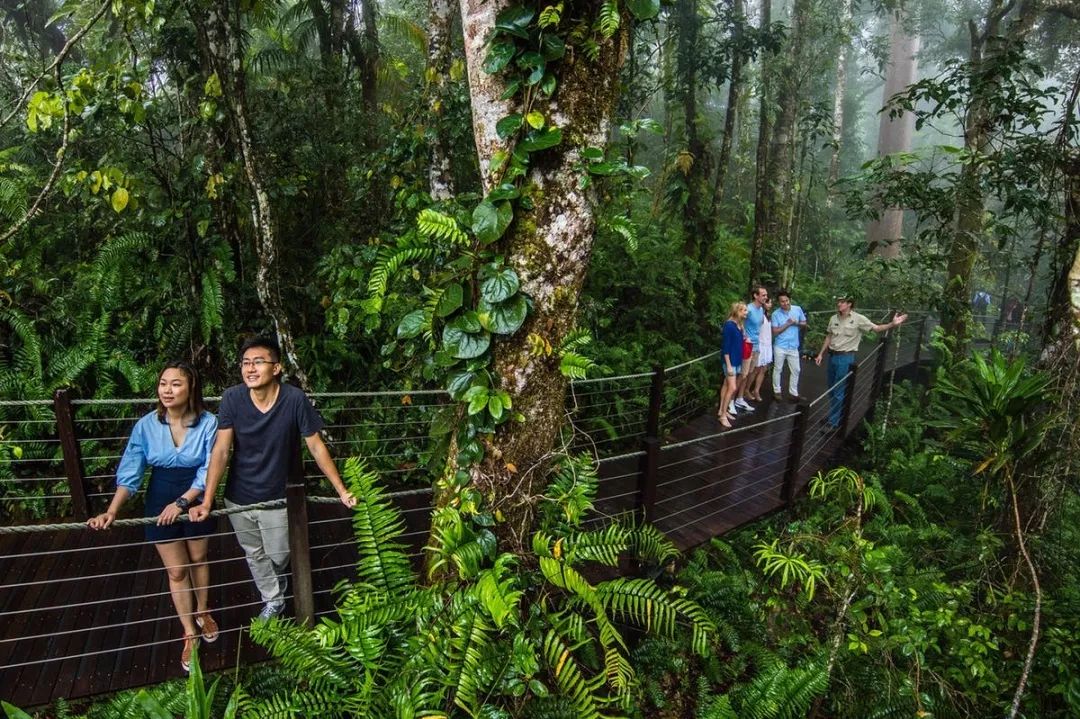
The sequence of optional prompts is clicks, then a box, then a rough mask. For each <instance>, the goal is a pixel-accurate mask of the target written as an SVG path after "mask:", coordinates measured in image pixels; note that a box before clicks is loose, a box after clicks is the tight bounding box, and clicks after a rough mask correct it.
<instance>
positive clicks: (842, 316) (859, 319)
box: [814, 295, 907, 365]
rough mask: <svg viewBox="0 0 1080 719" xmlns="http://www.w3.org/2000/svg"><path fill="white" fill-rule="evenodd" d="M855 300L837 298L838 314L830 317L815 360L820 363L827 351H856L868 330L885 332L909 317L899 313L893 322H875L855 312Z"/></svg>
mask: <svg viewBox="0 0 1080 719" xmlns="http://www.w3.org/2000/svg"><path fill="white" fill-rule="evenodd" d="M854 307H855V301H854V299H853V298H852V297H851V296H850V295H840V296H838V297H837V298H836V314H835V315H833V316H832V317H831V318H830V319H829V327H828V329H827V330H826V331H825V342H824V344H822V345H821V351H820V352H818V354H817V357H815V358H814V361H815V362H816V363H817V364H818V365H820V364H821V360H822V358H823V357H824V356H825V353H826V352H829V353H830V354H838V353H849V352H856V351H858V349H859V341H860V340H861V339H862V336H863V334H864V333H866V332H884V331H885V330H889V329H892V328H893V327H899V326H900V325H901V324H903V323H904V320H906V319H907V315H906V314H897V315H895V316H894V317H893V318H892V321H891V322H888V323H886V324H882V325H879V324H875V323H874V322H873V321H871V320H870V319H869V318H867V317H866V316H865V315H861V314H859V313H858V312H855V310H854Z"/></svg>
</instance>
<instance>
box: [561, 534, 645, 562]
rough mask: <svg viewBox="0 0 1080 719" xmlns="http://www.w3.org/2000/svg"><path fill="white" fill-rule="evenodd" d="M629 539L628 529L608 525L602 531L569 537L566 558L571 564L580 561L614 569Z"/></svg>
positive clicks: (627, 545)
mask: <svg viewBox="0 0 1080 719" xmlns="http://www.w3.org/2000/svg"><path fill="white" fill-rule="evenodd" d="M629 539H630V530H629V529H627V528H626V527H623V526H621V525H619V524H609V525H608V526H606V527H604V528H603V529H597V530H594V531H591V532H580V533H577V534H573V535H571V536H570V538H569V539H568V540H567V545H568V546H569V548H568V550H567V556H568V557H569V561H570V562H571V563H573V562H574V561H576V560H582V561H587V562H588V561H591V562H600V563H601V564H606V565H607V566H609V567H614V566H615V565H617V564H618V563H619V555H620V554H622V553H623V552H625V551H626V550H627V548H628V547H629Z"/></svg>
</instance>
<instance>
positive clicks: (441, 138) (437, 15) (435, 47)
mask: <svg viewBox="0 0 1080 719" xmlns="http://www.w3.org/2000/svg"><path fill="white" fill-rule="evenodd" d="M453 18H454V3H453V2H451V0H429V3H428V82H429V86H428V111H429V113H430V118H429V122H430V123H431V165H430V167H429V168H428V185H429V191H430V192H431V199H433V200H435V201H436V202H438V201H440V200H446V199H449V198H450V197H452V196H453V194H454V176H453V174H452V173H451V172H450V139H449V137H448V132H447V129H448V128H447V127H446V120H445V118H444V117H443V113H444V111H445V110H446V103H447V91H446V88H447V83H448V82H449V81H450V62H451V54H450V49H451V48H450V29H451V26H452V21H453Z"/></svg>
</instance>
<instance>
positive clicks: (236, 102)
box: [192, 2, 311, 390]
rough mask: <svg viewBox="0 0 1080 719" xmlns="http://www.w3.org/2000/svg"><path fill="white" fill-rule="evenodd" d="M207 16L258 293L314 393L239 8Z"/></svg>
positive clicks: (290, 364)
mask: <svg viewBox="0 0 1080 719" xmlns="http://www.w3.org/2000/svg"><path fill="white" fill-rule="evenodd" d="M203 11H204V12H205V14H204V15H201V16H200V12H199V10H198V9H193V12H192V20H193V22H194V23H195V25H196V27H199V26H202V27H203V30H204V32H205V37H206V46H207V48H208V51H209V55H210V58H209V59H210V62H211V64H212V67H213V69H214V72H216V73H217V76H218V80H219V81H220V82H221V88H222V99H223V100H224V101H225V103H226V105H227V108H228V112H229V117H230V119H231V120H232V125H233V129H234V130H235V132H236V138H237V142H238V145H239V147H240V157H241V160H242V162H243V167H244V176H245V178H246V179H247V183H248V188H249V189H250V191H251V218H252V222H253V224H254V228H255V256H256V258H257V260H258V267H257V269H256V271H255V291H256V294H257V295H258V297H259V302H260V304H262V306H263V309H264V310H265V311H266V314H267V315H268V316H269V317H270V320H271V322H273V324H274V331H275V333H276V334H277V340H278V343H279V344H280V345H281V351H282V354H283V355H284V357H282V360H284V363H285V366H286V367H287V368H288V370H289V372H290V373H291V374H292V375H294V376H295V377H296V379H297V381H298V382H299V383H300V386H301V387H302V388H304V389H305V390H310V389H311V387H310V383H309V382H308V378H307V374H306V373H305V372H304V369H303V367H301V365H300V357H299V353H298V352H297V351H296V342H295V340H294V339H293V334H292V330H291V328H290V323H289V315H288V312H287V311H286V310H285V306H284V303H283V302H282V299H281V290H280V278H279V268H278V242H277V237H276V235H275V225H274V218H273V213H272V211H271V207H270V196H269V195H268V194H267V192H266V186H265V184H264V182H263V179H262V175H261V174H260V171H259V167H258V163H257V159H256V157H255V142H254V140H253V138H252V132H251V124H250V121H249V119H248V109H247V100H246V93H245V82H244V67H243V53H242V50H241V47H240V41H239V34H240V31H241V28H240V20H239V12H240V11H239V7H238V6H236V5H234V4H231V3H230V4H228V5H224V4H222V3H217V2H210V3H207V5H206V6H205V7H204V8H203Z"/></svg>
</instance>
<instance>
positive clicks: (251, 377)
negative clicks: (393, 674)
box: [190, 337, 356, 619]
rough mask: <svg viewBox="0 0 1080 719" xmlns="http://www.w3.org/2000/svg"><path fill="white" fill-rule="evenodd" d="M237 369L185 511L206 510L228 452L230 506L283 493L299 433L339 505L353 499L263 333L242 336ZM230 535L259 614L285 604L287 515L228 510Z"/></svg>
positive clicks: (307, 404) (310, 410) (318, 425)
mask: <svg viewBox="0 0 1080 719" xmlns="http://www.w3.org/2000/svg"><path fill="white" fill-rule="evenodd" d="M240 356H241V360H240V375H241V377H243V380H244V383H243V384H240V385H235V386H233V387H229V388H228V389H227V390H225V392H224V393H223V394H222V396H221V407H220V408H219V410H218V431H217V441H216V443H215V444H214V451H213V452H212V453H211V456H210V467H209V470H208V471H207V478H206V494H205V497H204V499H203V502H202V504H201V505H199V506H197V507H192V509H191V513H190V514H191V518H192V519H195V520H198V519H202V518H204V517H206V515H207V514H209V512H210V509H211V507H212V506H213V503H214V491H215V490H216V489H217V485H218V482H219V481H221V475H222V474H224V472H225V465H226V464H227V463H228V461H229V452H230V450H234V446H235V451H233V452H232V464H231V465H230V467H229V479H228V482H227V483H226V485H225V506H226V507H230V508H231V507H237V506H240V505H244V504H255V503H257V502H266V501H270V500H276V499H284V498H285V484H286V481H287V480H288V478H289V474H290V469H291V468H293V467H300V466H302V464H301V457H300V438H301V437H303V438H304V441H305V443H306V444H307V447H308V451H309V452H311V456H312V458H314V460H315V464H317V465H318V467H319V470H320V471H321V472H322V473H323V474H324V475H325V476H326V478H327V479H329V480H330V483H331V484H332V485H333V486H334V489H335V490H337V493H338V497H339V498H340V499H341V503H342V504H344V505H345V506H346V507H352V506H354V505H355V504H356V498H355V497H353V496H352V494H350V493H349V491H348V490H347V489H346V488H345V485H344V484H342V482H341V477H340V476H339V475H338V471H337V467H336V466H335V465H334V460H333V458H331V457H330V452H329V451H328V450H327V449H326V444H325V443H324V442H323V441H322V437H320V436H319V430H321V429H322V428H323V421H322V418H321V417H320V416H319V413H318V412H316V411H315V408H314V407H313V406H312V404H311V401H310V400H309V399H308V398H307V395H305V394H304V393H303V391H301V390H299V389H297V388H296V387H293V386H292V385H288V384H283V383H282V382H281V350H280V349H279V348H278V344H277V342H275V341H274V340H272V339H268V338H265V337H257V338H255V339H251V340H248V341H247V342H245V343H244V346H243V347H241V348H240ZM229 521H230V522H232V526H233V530H235V532H236V539H237V541H238V542H239V543H240V546H241V547H242V548H243V549H244V554H245V555H247V563H248V568H249V569H250V570H251V576H252V578H253V579H254V580H255V586H256V587H258V589H259V594H260V595H261V596H262V601H263V608H262V611H260V612H259V618H260V619H269V618H271V617H276V616H277V615H279V614H281V612H282V611H283V610H284V609H285V588H286V586H287V585H288V580H287V578H286V577H285V576H284V572H285V569H286V567H287V566H288V564H289V529H288V515H287V513H286V510H285V508H284V507H280V508H275V509H251V510H247V511H243V512H237V513H234V514H230V515H229Z"/></svg>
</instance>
